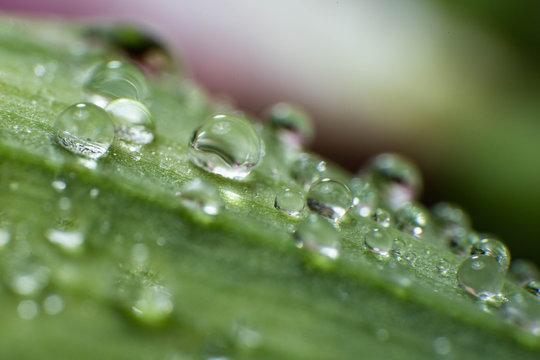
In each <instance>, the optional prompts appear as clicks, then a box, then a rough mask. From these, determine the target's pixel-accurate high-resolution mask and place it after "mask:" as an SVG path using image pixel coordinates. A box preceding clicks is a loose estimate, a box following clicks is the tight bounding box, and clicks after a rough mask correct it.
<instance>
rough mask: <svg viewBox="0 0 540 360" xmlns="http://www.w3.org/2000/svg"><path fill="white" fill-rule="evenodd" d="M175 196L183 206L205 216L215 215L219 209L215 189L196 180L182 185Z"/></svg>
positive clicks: (206, 183)
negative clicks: (200, 212)
mask: <svg viewBox="0 0 540 360" xmlns="http://www.w3.org/2000/svg"><path fill="white" fill-rule="evenodd" d="M176 195H177V196H178V198H179V199H180V201H181V202H182V204H184V205H185V206H187V207H189V208H191V209H194V210H196V211H202V212H203V213H205V214H207V215H216V214H217V213H218V212H219V209H220V207H221V198H220V197H219V194H218V192H217V190H216V188H215V187H214V186H213V185H212V184H210V183H208V182H206V181H204V180H201V179H198V178H196V179H193V180H191V181H190V182H188V183H186V184H184V185H182V187H181V188H180V191H179V192H178V193H177V194H176Z"/></svg>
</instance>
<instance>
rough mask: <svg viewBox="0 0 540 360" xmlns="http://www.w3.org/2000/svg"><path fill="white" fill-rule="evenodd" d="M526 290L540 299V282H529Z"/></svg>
mask: <svg viewBox="0 0 540 360" xmlns="http://www.w3.org/2000/svg"><path fill="white" fill-rule="evenodd" d="M524 288H525V290H527V291H528V292H530V293H531V294H533V295H535V296H537V297H540V281H534V280H533V281H529V282H528V283H527V284H525V286H524Z"/></svg>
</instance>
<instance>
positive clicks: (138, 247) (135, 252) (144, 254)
mask: <svg viewBox="0 0 540 360" xmlns="http://www.w3.org/2000/svg"><path fill="white" fill-rule="evenodd" d="M149 253H150V252H149V251H148V246H146V245H145V244H135V245H133V247H132V248H131V258H132V259H133V261H135V262H136V263H144V262H145V261H146V260H147V259H148V255H149Z"/></svg>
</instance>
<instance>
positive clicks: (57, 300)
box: [43, 294, 64, 315]
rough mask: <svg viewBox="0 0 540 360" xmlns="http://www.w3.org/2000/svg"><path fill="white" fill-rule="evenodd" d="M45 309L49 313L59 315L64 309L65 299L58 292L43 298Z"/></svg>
mask: <svg viewBox="0 0 540 360" xmlns="http://www.w3.org/2000/svg"><path fill="white" fill-rule="evenodd" d="M43 310H44V311H45V313H46V314H48V315H57V314H60V313H61V312H62V310H64V299H63V298H62V296H60V295H58V294H52V295H49V296H47V297H46V298H45V300H43Z"/></svg>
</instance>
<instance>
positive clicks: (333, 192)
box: [307, 179, 352, 221]
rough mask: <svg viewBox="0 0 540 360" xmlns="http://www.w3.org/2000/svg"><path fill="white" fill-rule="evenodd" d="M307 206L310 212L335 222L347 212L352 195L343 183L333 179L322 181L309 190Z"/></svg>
mask: <svg viewBox="0 0 540 360" xmlns="http://www.w3.org/2000/svg"><path fill="white" fill-rule="evenodd" d="M307 205H308V207H309V209H310V210H311V211H313V212H316V213H317V214H319V215H321V216H324V217H327V218H329V219H332V220H334V221H335V220H338V219H340V218H342V217H343V216H344V215H345V214H346V213H347V212H348V211H349V208H350V207H351V205H352V194H351V191H350V190H349V188H348V187H347V186H346V185H344V184H343V183H341V182H339V181H337V180H333V179H322V180H318V181H316V182H315V183H313V184H312V185H311V187H310V188H309V192H308V194H307Z"/></svg>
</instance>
